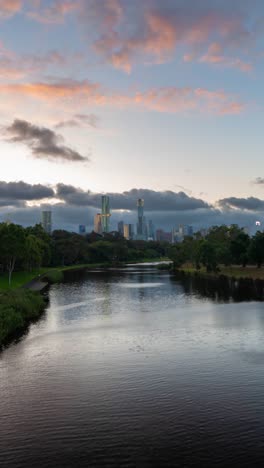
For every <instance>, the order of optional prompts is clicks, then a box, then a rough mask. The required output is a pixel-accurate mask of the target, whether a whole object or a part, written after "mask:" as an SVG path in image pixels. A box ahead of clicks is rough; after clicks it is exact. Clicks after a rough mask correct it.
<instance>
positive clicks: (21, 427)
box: [0, 266, 264, 468]
mask: <svg viewBox="0 0 264 468" xmlns="http://www.w3.org/2000/svg"><path fill="white" fill-rule="evenodd" d="M263 334H264V309H263V303H261V302H240V303H234V302H232V301H227V302H222V303H220V302H219V303H217V302H216V301H213V300H212V299H210V298H206V297H203V296H202V295H201V294H199V291H197V290H196V291H195V292H194V291H193V290H192V288H190V287H189V288H186V287H184V286H183V284H182V283H181V282H179V281H176V280H175V279H173V277H171V276H170V274H169V273H168V272H162V271H158V270H157V269H156V268H153V267H151V266H147V267H146V266H145V267H140V266H130V267H127V268H125V269H123V270H121V271H118V272H116V271H112V272H110V273H107V274H106V273H103V272H101V273H100V272H90V273H87V275H86V276H85V278H83V279H81V280H78V281H76V282H71V283H65V284H60V285H54V286H52V287H51V289H50V304H49V307H48V309H47V311H46V313H45V315H44V316H43V318H42V319H41V320H40V321H39V322H38V323H36V324H34V325H32V326H31V327H30V330H29V332H28V334H27V335H26V336H24V337H23V338H22V339H21V340H20V341H19V342H18V343H16V344H13V345H12V346H10V347H9V348H8V349H6V350H5V351H4V352H3V353H2V354H1V355H0V418H1V424H0V466H1V468H6V467H8V468H10V467H11V468H13V467H18V468H20V467H21V468H22V467H23V468H24V467H25V468H26V467H27V468H28V467H38V468H42V467H74V468H75V467H118V466H124V467H153V466H154V467H155V466H169V467H174V466H176V467H177V466H179V467H192V466H193V467H196V466H197V467H198V466H200V467H207V466H208V467H214V466H224V465H226V464H227V463H228V462H229V463H230V465H231V466H233V467H234V466H239V467H248V466H254V467H256V466H263V455H264V435H263V427H264V339H263Z"/></svg>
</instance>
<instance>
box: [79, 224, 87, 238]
mask: <svg viewBox="0 0 264 468" xmlns="http://www.w3.org/2000/svg"><path fill="white" fill-rule="evenodd" d="M85 233H86V226H84V225H83V224H80V225H79V234H80V235H81V236H83V235H84V234H85Z"/></svg>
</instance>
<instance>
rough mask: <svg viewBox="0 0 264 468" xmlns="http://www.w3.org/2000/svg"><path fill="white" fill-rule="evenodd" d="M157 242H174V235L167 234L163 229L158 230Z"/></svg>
mask: <svg viewBox="0 0 264 468" xmlns="http://www.w3.org/2000/svg"><path fill="white" fill-rule="evenodd" d="M156 240H157V241H158V242H162V241H165V242H172V234H171V232H165V231H163V229H157V231H156Z"/></svg>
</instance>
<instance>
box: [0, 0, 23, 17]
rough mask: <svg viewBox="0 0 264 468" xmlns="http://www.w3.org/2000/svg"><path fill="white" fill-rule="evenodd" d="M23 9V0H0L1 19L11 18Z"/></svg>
mask: <svg viewBox="0 0 264 468" xmlns="http://www.w3.org/2000/svg"><path fill="white" fill-rule="evenodd" d="M21 9H22V0H0V18H9V17H10V16H12V15H14V14H16V13H18V12H19V11H20V10H21Z"/></svg>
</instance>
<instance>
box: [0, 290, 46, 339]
mask: <svg viewBox="0 0 264 468" xmlns="http://www.w3.org/2000/svg"><path fill="white" fill-rule="evenodd" d="M44 305H45V303H44V299H43V297H42V296H41V295H40V294H38V293H34V292H32V291H29V290H27V289H16V290H13V291H2V292H0V348H1V347H2V346H3V345H4V344H6V343H7V342H8V341H9V340H11V339H12V338H13V337H15V335H16V334H18V333H21V332H23V330H24V329H25V328H26V327H27V325H28V324H29V323H30V322H31V321H32V320H36V319H37V318H38V317H40V315H41V313H42V312H43V310H44Z"/></svg>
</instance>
